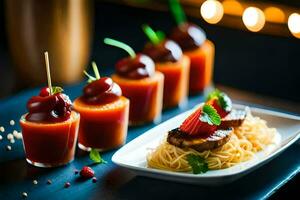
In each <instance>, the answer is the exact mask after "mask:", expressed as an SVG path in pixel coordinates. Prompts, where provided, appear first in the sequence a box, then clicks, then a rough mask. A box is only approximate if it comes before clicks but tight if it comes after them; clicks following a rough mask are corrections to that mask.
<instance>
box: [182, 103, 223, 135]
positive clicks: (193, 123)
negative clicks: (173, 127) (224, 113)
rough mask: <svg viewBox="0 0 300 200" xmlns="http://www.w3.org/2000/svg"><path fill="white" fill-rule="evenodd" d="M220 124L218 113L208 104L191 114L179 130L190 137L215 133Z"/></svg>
mask: <svg viewBox="0 0 300 200" xmlns="http://www.w3.org/2000/svg"><path fill="white" fill-rule="evenodd" d="M220 123H221V118H220V116H219V114H218V113H217V111H216V110H215V109H214V108H213V107H212V106H210V105H207V104H206V105H204V106H203V107H201V108H198V109H197V110H196V111H195V112H194V113H193V114H191V115H190V116H189V117H188V118H187V119H186V120H185V121H184V122H183V123H182V125H181V126H180V127H179V129H180V130H181V131H182V132H185V133H187V134H189V135H199V134H209V133H213V132H215V131H216V129H217V126H218V125H220Z"/></svg>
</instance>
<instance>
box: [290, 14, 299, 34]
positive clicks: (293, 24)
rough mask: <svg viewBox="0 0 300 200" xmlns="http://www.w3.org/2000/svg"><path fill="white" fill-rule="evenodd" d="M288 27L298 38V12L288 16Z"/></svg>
mask: <svg viewBox="0 0 300 200" xmlns="http://www.w3.org/2000/svg"><path fill="white" fill-rule="evenodd" d="M288 27H289V29H290V31H291V33H292V34H293V35H294V36H295V37H297V38H300V15H299V14H298V13H293V14H291V15H290V16H289V19H288Z"/></svg>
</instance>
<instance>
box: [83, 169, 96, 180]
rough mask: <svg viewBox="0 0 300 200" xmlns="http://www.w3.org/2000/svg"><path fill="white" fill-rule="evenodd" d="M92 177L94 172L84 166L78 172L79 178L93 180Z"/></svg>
mask: <svg viewBox="0 0 300 200" xmlns="http://www.w3.org/2000/svg"><path fill="white" fill-rule="evenodd" d="M94 175H95V172H94V170H93V169H92V168H90V167H88V166H84V167H83V168H82V169H81V171H80V176H81V177H83V178H93V177H94Z"/></svg>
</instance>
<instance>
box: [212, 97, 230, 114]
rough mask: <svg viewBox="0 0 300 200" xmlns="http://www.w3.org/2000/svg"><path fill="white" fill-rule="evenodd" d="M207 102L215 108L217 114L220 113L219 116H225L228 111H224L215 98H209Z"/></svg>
mask: <svg viewBox="0 0 300 200" xmlns="http://www.w3.org/2000/svg"><path fill="white" fill-rule="evenodd" d="M207 104H209V105H211V106H212V107H214V109H216V110H217V112H218V114H219V115H220V117H221V118H224V117H226V116H227V115H228V114H229V112H226V111H225V110H224V109H223V108H222V107H221V106H220V105H219V104H218V100H217V99H211V100H209V101H208V102H207Z"/></svg>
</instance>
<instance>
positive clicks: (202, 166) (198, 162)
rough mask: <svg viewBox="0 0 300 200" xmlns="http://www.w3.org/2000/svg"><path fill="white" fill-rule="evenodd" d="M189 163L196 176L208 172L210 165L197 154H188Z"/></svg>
mask: <svg viewBox="0 0 300 200" xmlns="http://www.w3.org/2000/svg"><path fill="white" fill-rule="evenodd" d="M187 161H188V163H189V165H190V166H191V167H192V169H193V173H194V174H201V173H205V172H207V171H208V164H207V162H206V161H205V159H204V158H202V157H201V156H198V155H195V154H188V155H187Z"/></svg>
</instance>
